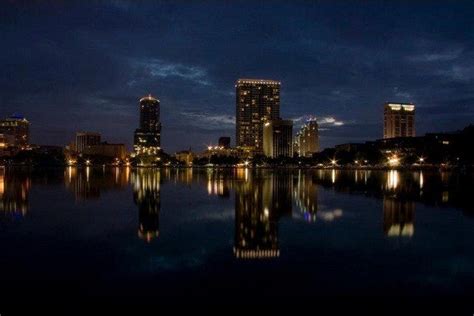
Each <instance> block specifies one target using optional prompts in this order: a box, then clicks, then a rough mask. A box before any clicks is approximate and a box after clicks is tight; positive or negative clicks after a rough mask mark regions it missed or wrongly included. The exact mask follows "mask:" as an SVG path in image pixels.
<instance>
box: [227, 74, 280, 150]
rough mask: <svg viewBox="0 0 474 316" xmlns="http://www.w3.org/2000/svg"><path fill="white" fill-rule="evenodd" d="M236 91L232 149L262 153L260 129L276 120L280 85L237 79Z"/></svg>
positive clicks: (268, 81) (261, 133)
mask: <svg viewBox="0 0 474 316" xmlns="http://www.w3.org/2000/svg"><path fill="white" fill-rule="evenodd" d="M235 87H236V145H237V147H240V148H242V149H245V150H248V151H250V152H253V153H257V154H261V153H263V125H264V123H265V121H269V120H276V119H278V118H279V117H280V82H279V81H274V80H260V79H239V80H237V84H236V85H235Z"/></svg>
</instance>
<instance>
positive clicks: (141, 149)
mask: <svg viewBox="0 0 474 316" xmlns="http://www.w3.org/2000/svg"><path fill="white" fill-rule="evenodd" d="M133 148H134V150H135V153H137V154H147V155H155V154H157V153H158V152H159V151H160V148H161V123H160V101H159V100H158V99H155V98H154V97H152V96H151V95H149V96H147V97H144V98H141V99H140V127H139V128H138V129H136V130H135V139H134V146H133Z"/></svg>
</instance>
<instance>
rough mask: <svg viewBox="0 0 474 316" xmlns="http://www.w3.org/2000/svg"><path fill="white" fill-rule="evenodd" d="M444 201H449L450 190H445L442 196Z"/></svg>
mask: <svg viewBox="0 0 474 316" xmlns="http://www.w3.org/2000/svg"><path fill="white" fill-rule="evenodd" d="M441 199H442V201H443V203H448V201H449V192H448V191H443V196H442V197H441Z"/></svg>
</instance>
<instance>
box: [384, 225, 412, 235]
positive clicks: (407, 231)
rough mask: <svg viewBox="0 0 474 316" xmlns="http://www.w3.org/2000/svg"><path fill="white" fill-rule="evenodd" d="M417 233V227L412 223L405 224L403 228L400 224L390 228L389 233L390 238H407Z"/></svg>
mask: <svg viewBox="0 0 474 316" xmlns="http://www.w3.org/2000/svg"><path fill="white" fill-rule="evenodd" d="M414 233H415V227H414V226H413V224H412V223H408V224H405V225H403V226H401V225H400V224H395V225H392V226H390V229H389V230H388V232H387V235H388V236H389V237H394V236H405V237H412V236H413V234H414Z"/></svg>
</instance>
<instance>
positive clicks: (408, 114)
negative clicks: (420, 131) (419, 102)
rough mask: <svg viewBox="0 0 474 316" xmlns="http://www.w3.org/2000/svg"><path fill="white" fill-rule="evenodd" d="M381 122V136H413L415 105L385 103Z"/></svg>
mask: <svg viewBox="0 0 474 316" xmlns="http://www.w3.org/2000/svg"><path fill="white" fill-rule="evenodd" d="M383 124H384V126H383V138H394V137H415V105H414V104H403V103H391V102H387V103H385V105H384V123H383Z"/></svg>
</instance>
